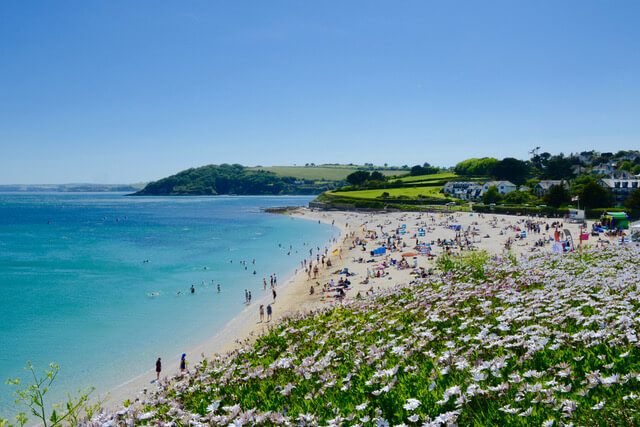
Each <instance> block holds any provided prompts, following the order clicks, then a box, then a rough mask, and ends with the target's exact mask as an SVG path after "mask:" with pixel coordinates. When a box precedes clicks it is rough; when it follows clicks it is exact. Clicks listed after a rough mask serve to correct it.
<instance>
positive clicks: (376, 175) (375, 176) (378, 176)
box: [369, 171, 385, 181]
mask: <svg viewBox="0 0 640 427" xmlns="http://www.w3.org/2000/svg"><path fill="white" fill-rule="evenodd" d="M369 179H370V180H371V181H384V180H385V176H384V175H383V174H382V172H378V171H373V172H371V176H370V177H369Z"/></svg>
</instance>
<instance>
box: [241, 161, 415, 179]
mask: <svg viewBox="0 0 640 427" xmlns="http://www.w3.org/2000/svg"><path fill="white" fill-rule="evenodd" d="M249 169H259V170H266V171H271V172H274V173H275V174H276V175H279V176H293V177H295V178H300V179H312V180H316V181H344V180H345V179H346V178H347V175H349V174H350V173H353V172H355V171H356V170H358V167H357V166H348V165H320V166H265V167H262V166H260V167H254V168H249ZM380 172H381V173H382V174H384V175H387V176H389V175H397V174H403V173H407V171H406V170H402V169H384V170H380Z"/></svg>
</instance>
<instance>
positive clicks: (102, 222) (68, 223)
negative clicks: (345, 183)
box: [0, 193, 339, 418]
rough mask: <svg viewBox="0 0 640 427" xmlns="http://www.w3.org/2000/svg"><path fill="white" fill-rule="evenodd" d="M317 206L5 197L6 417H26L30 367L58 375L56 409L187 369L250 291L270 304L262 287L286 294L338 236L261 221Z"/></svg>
mask: <svg viewBox="0 0 640 427" xmlns="http://www.w3.org/2000/svg"><path fill="white" fill-rule="evenodd" d="M311 199H312V197H307V196H237V197H235V196H214V197H128V196H126V195H125V194H120V193H4V194H0V417H5V418H6V417H9V416H12V415H14V414H16V413H17V411H18V409H19V408H16V406H15V405H14V403H13V395H12V392H13V388H12V387H10V386H9V385H7V384H5V380H6V379H7V378H16V377H20V378H22V379H23V381H24V380H27V379H28V378H27V372H26V371H25V370H24V367H25V366H26V363H27V361H30V362H31V363H33V365H34V366H35V367H36V369H37V370H38V371H40V372H41V371H42V369H45V368H47V367H48V365H49V363H55V364H58V365H59V366H60V371H59V375H58V377H57V378H56V380H55V383H54V385H53V387H52V389H51V391H50V392H49V393H48V395H47V397H48V400H49V402H50V403H57V402H60V401H62V400H63V398H64V396H65V395H66V393H67V392H76V391H77V390H78V389H84V388H86V387H90V386H93V387H95V388H96V391H95V392H94V395H95V394H101V395H104V394H105V393H106V392H107V391H108V390H109V389H113V388H114V387H116V386H118V385H119V384H122V383H124V382H126V381H128V380H130V379H131V378H133V377H135V376H137V375H139V374H141V373H143V372H145V371H148V370H150V369H154V366H155V365H154V363H155V360H156V359H157V358H158V357H162V359H163V361H164V363H165V364H175V365H176V366H177V364H178V359H179V355H180V354H181V353H182V352H185V351H186V350H188V349H190V348H193V347H195V346H196V345H197V344H199V343H202V342H204V341H205V340H207V338H210V337H212V336H214V335H215V334H216V333H218V332H219V331H221V330H222V329H223V327H224V326H225V325H226V324H227V323H228V322H229V321H230V320H231V319H233V318H234V317H235V316H236V315H238V313H240V312H241V311H242V310H243V309H245V308H246V305H245V289H248V290H249V291H251V292H252V295H253V296H254V300H255V299H257V298H258V297H261V296H263V294H264V290H263V278H266V280H267V282H269V277H270V275H271V274H276V275H277V277H278V282H279V283H280V284H282V283H283V282H284V281H285V280H286V279H287V278H290V277H292V276H293V273H294V270H295V269H296V268H299V266H300V262H301V261H302V260H303V259H304V258H307V257H308V256H309V250H310V249H311V248H314V254H315V253H316V251H317V248H320V250H324V248H325V247H328V246H329V244H330V241H331V240H332V239H333V238H335V237H337V236H338V235H339V231H338V229H337V228H334V227H332V226H331V225H328V224H324V223H318V222H317V221H310V220H305V219H297V218H291V217H288V216H283V215H274V214H268V213H265V212H263V211H262V210H261V209H262V208H268V207H276V206H302V205H306V204H307V203H308V202H309V201H310V200H311ZM254 260H255V263H254ZM254 272H255V273H254ZM218 284H219V285H220V289H221V291H220V293H218V290H217V286H218ZM192 285H193V286H194V289H195V293H193V294H192V293H191V292H190V287H191V286H192Z"/></svg>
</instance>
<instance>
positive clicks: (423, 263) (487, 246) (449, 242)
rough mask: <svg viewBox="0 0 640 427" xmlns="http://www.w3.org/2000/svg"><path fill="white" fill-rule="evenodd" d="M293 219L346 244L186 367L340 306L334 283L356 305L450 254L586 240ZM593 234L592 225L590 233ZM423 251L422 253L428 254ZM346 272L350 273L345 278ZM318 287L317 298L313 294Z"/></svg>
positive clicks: (518, 227) (140, 382) (474, 221)
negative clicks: (283, 322) (297, 315)
mask: <svg viewBox="0 0 640 427" xmlns="http://www.w3.org/2000/svg"><path fill="white" fill-rule="evenodd" d="M289 214H290V215H292V216H294V217H296V218H301V219H306V220H311V221H320V222H325V223H329V224H333V225H334V226H336V227H338V228H339V229H340V230H341V234H340V237H339V238H338V239H336V241H335V242H333V243H332V247H331V248H330V249H329V250H328V251H327V253H326V256H325V263H322V258H319V255H321V254H319V255H316V253H315V252H314V253H313V256H312V257H311V259H310V261H311V262H312V265H313V266H314V267H315V266H316V263H317V262H318V261H320V262H318V272H317V275H314V272H313V269H312V270H311V274H309V273H308V272H307V271H305V269H304V268H303V266H299V268H298V270H297V274H296V275H294V277H292V278H290V279H289V280H288V281H287V282H286V283H283V284H279V285H278V286H277V288H276V290H277V293H278V296H277V300H276V302H275V303H274V304H272V307H273V320H272V321H271V322H266V321H265V322H260V318H259V313H258V308H259V306H260V304H265V307H266V304H270V303H273V298H272V296H271V290H270V289H269V288H268V289H267V290H266V292H265V294H264V295H263V296H260V297H259V298H254V301H253V302H252V303H251V304H250V305H248V306H247V308H245V309H244V310H243V311H242V312H241V313H240V314H238V316H236V317H235V318H234V319H233V320H232V321H231V322H229V323H228V324H227V325H226V326H225V327H224V328H223V330H222V331H221V332H220V333H218V334H216V335H215V336H213V337H211V338H210V339H209V340H207V341H206V342H204V343H202V344H201V345H199V346H197V347H195V348H193V349H191V350H190V351H189V352H188V353H187V360H189V361H190V363H191V364H195V363H197V362H199V361H200V360H202V358H203V356H204V357H211V356H213V355H214V354H215V353H223V352H227V351H233V350H234V349H237V348H239V343H241V342H245V341H246V340H252V339H253V338H254V337H256V336H258V335H260V334H261V333H262V332H263V331H265V330H267V329H268V328H269V326H270V325H272V324H273V323H275V322H276V321H277V320H278V319H280V318H282V317H284V316H287V315H289V314H291V313H294V312H298V311H305V310H312V309H315V308H318V307H321V306H324V305H327V304H336V303H339V302H340V301H339V299H338V298H337V297H336V295H337V286H334V287H329V288H328V292H323V288H324V287H325V286H327V285H328V284H330V283H331V282H332V281H333V284H334V285H337V284H338V282H339V281H340V280H341V279H342V280H344V279H346V280H348V281H349V282H350V284H349V285H348V286H347V289H346V290H345V291H344V292H345V295H344V298H346V299H348V298H357V296H358V294H360V295H365V294H366V293H367V292H372V291H373V292H376V291H377V290H379V289H383V288H387V287H392V286H396V285H402V284H407V283H409V282H411V281H412V280H419V278H420V277H421V275H422V274H428V271H429V269H433V268H435V266H436V259H437V257H438V256H439V255H440V254H442V253H443V252H445V251H449V252H451V253H460V252H467V251H469V250H485V251H487V252H489V253H490V254H495V255H499V254H502V253H504V251H505V250H506V247H507V246H509V248H510V252H511V253H512V254H513V255H515V256H517V257H519V256H522V255H526V254H532V253H551V252H552V251H553V242H552V241H553V240H554V237H555V232H556V229H557V230H559V232H562V233H563V232H564V230H568V231H569V233H570V234H571V236H572V238H573V239H574V242H575V244H576V245H577V244H578V241H579V235H580V234H579V233H580V225H578V224H575V223H570V222H568V221H564V220H563V219H552V218H534V217H524V216H511V215H492V214H477V213H473V214H472V213H469V212H457V213H419V212H415V213H413V212H412V213H409V212H391V213H356V212H343V211H331V212H327V211H313V210H310V209H308V208H300V209H297V210H295V211H293V212H290V213H289ZM590 228H591V224H590V223H589V224H587V229H589V230H590ZM536 229H539V231H536ZM561 237H563V236H562V235H561ZM589 239H590V240H588V241H587V242H585V243H586V244H591V245H593V244H595V243H596V242H594V240H593V237H590V238H589ZM596 239H597V238H596ZM611 243H612V244H615V243H616V242H614V241H611ZM383 244H384V245H386V246H387V247H388V248H390V249H387V250H386V251H385V253H384V254H383V255H377V256H372V255H371V252H372V251H373V250H375V249H377V248H379V247H380V246H381V245H383ZM419 248H422V249H423V250H422V252H423V253H422V254H421V253H420V250H419ZM425 253H427V254H425ZM403 254H404V256H403ZM326 260H331V266H327V265H326ZM371 260H373V261H371ZM403 260H404V261H403ZM308 261H309V260H308ZM345 269H347V270H348V272H349V274H348V275H346V274H340V273H342V272H343V271H344V270H345ZM378 275H380V277H378ZM314 276H315V277H314ZM312 286H313V287H314V293H313V295H312V294H311V293H310V288H311V287H312ZM257 296H258V295H256V297H257ZM265 319H266V316H265ZM151 362H153V361H151ZM178 374H179V373H178V369H177V366H166V365H165V367H164V368H163V372H162V377H169V378H170V377H172V376H175V375H178ZM154 379H155V372H154V371H153V370H151V369H150V370H149V371H148V372H145V373H143V374H141V375H140V376H138V377H136V378H133V379H131V380H130V381H128V382H127V383H124V384H122V385H120V386H119V387H117V388H116V389H114V390H111V392H110V396H111V397H110V400H109V401H108V402H107V403H106V405H105V406H106V409H107V410H113V409H116V408H118V407H121V406H122V402H123V401H125V400H126V399H129V400H131V401H135V400H136V399H137V398H139V397H140V396H141V395H143V394H144V393H145V390H147V392H148V391H151V390H153V388H154V387H155V383H154V382H153V380H154Z"/></svg>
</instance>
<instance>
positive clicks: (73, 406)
mask: <svg viewBox="0 0 640 427" xmlns="http://www.w3.org/2000/svg"><path fill="white" fill-rule="evenodd" d="M25 369H27V370H28V371H29V373H30V374H31V375H30V376H31V377H32V382H31V384H29V385H28V386H26V387H24V386H23V385H22V381H21V380H20V378H17V379H11V378H9V379H8V380H7V384H9V385H12V386H14V387H16V390H15V392H14V393H13V394H14V396H15V397H16V399H15V404H16V405H22V406H26V407H27V409H28V411H29V413H30V415H32V416H34V417H35V418H37V419H38V420H39V421H38V422H39V423H42V424H43V425H44V426H45V427H47V426H61V425H63V423H67V424H69V425H73V426H75V425H78V424H80V422H81V421H82V419H84V418H85V417H89V418H90V417H91V416H93V414H95V413H97V412H98V411H99V410H100V408H102V405H103V403H104V402H105V401H106V400H107V399H108V396H107V397H106V398H104V399H100V398H98V400H97V401H96V402H95V403H89V396H90V395H91V393H93V390H94V388H93V387H91V388H88V389H87V390H85V391H82V390H78V394H77V395H76V396H72V395H71V394H70V393H67V401H66V402H65V403H62V404H54V405H53V409H51V410H49V409H48V405H47V403H46V401H45V397H46V394H47V393H48V392H49V391H50V389H51V386H52V384H53V382H54V381H55V379H56V377H57V376H58V373H59V371H60V367H59V366H58V365H54V364H53V363H51V364H50V365H49V369H48V370H43V375H38V374H37V373H36V370H35V368H34V366H33V365H32V364H31V362H27V367H26V368H25ZM0 421H1V420H0ZM27 422H28V417H27V414H26V413H25V412H21V413H20V414H18V415H17V416H16V423H17V424H19V425H24V424H26V423H27ZM0 425H2V423H1V422H0Z"/></svg>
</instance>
